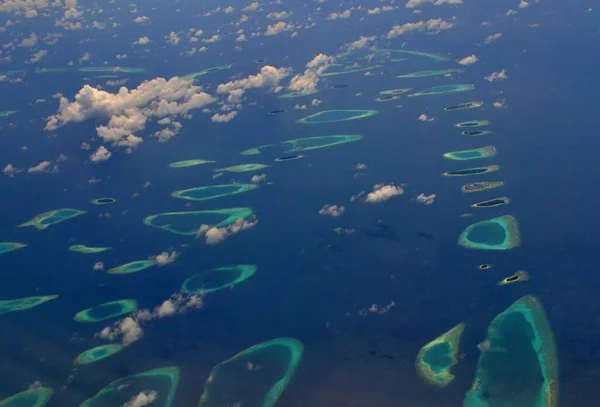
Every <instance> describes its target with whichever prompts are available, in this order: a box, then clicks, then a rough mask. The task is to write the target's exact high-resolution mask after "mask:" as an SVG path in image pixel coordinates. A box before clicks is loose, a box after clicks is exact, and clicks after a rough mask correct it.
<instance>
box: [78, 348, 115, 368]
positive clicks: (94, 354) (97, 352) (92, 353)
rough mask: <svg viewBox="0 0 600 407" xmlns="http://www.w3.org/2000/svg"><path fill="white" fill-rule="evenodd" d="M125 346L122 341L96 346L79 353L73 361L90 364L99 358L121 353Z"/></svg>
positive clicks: (79, 363)
mask: <svg viewBox="0 0 600 407" xmlns="http://www.w3.org/2000/svg"><path fill="white" fill-rule="evenodd" d="M124 348H125V347H124V346H123V345H121V344H120V343H111V344H108V345H101V346H96V347H95V348H92V349H88V350H86V351H83V352H81V353H80V354H79V355H77V357H76V358H75V361H74V362H73V363H75V364H76V365H89V364H91V363H94V362H97V361H99V360H102V359H106V358H108V357H110V356H112V355H114V354H115V353H119V352H121V351H122V350H123V349H124Z"/></svg>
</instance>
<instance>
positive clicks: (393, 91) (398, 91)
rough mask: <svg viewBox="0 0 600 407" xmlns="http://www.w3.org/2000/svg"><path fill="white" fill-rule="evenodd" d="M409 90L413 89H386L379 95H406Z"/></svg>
mask: <svg viewBox="0 0 600 407" xmlns="http://www.w3.org/2000/svg"><path fill="white" fill-rule="evenodd" d="M411 90H413V88H401V89H388V90H382V91H381V92H379V94H380V95H402V94H404V93H408V92H410V91H411Z"/></svg>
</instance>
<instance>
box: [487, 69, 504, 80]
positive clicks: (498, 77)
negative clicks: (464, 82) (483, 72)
mask: <svg viewBox="0 0 600 407" xmlns="http://www.w3.org/2000/svg"><path fill="white" fill-rule="evenodd" d="M484 79H485V80H486V81H488V82H495V81H503V80H506V79H508V73H507V72H506V69H503V70H501V71H500V72H492V73H491V74H489V75H488V76H486V77H485V78H484Z"/></svg>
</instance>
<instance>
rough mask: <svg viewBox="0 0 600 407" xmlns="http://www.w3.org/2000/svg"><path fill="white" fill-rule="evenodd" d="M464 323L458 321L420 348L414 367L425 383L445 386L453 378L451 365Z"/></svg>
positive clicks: (456, 352)
mask: <svg viewBox="0 0 600 407" xmlns="http://www.w3.org/2000/svg"><path fill="white" fill-rule="evenodd" d="M464 330H465V324H464V323H460V324H458V325H456V326H455V327H454V328H452V329H450V330H449V331H448V332H445V333H443V334H442V335H440V336H438V337H437V338H435V339H434V340H432V341H431V342H429V343H427V344H426V345H425V346H423V347H422V348H421V350H420V351H419V354H418V355H417V360H416V362H415V368H416V369H417V373H418V374H419V376H420V377H421V379H423V380H424V381H425V382H426V383H427V384H430V385H432V386H437V387H446V386H447V385H449V384H450V383H451V382H452V381H453V380H454V374H452V372H451V368H452V366H454V365H455V364H456V362H457V361H458V359H457V355H458V352H459V345H460V338H461V336H462V334H463V331H464Z"/></svg>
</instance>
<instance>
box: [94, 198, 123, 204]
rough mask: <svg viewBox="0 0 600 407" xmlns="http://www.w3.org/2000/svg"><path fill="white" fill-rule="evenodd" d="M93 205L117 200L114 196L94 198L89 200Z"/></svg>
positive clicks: (111, 202)
mask: <svg viewBox="0 0 600 407" xmlns="http://www.w3.org/2000/svg"><path fill="white" fill-rule="evenodd" d="M90 202H91V203H93V204H94V205H108V204H113V203H115V202H117V200H116V199H115V198H110V197H104V198H96V199H92V200H91V201H90Z"/></svg>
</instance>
